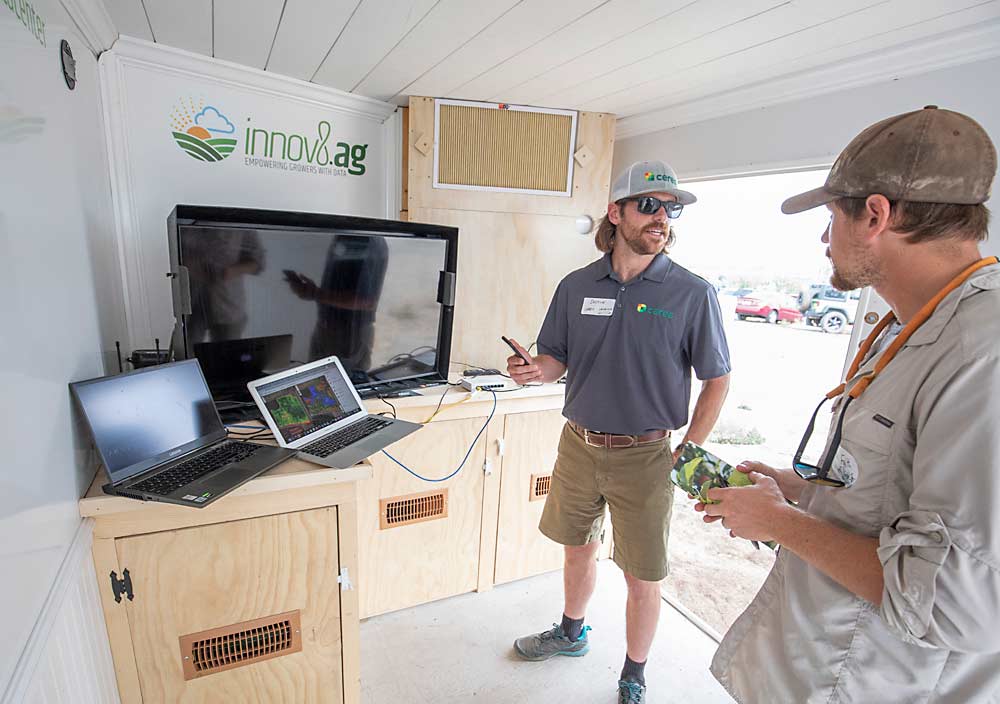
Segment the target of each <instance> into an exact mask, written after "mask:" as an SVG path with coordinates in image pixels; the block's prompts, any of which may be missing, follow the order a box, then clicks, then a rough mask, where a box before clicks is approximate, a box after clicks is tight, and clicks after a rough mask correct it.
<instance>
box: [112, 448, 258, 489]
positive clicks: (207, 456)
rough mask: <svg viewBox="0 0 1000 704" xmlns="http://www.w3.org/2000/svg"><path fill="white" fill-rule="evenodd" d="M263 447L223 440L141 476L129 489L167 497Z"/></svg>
mask: <svg viewBox="0 0 1000 704" xmlns="http://www.w3.org/2000/svg"><path fill="white" fill-rule="evenodd" d="M263 447H264V446H263V445H255V444H253V443H249V442H225V443H223V444H221V445H219V446H218V447H216V448H213V449H211V450H209V451H208V452H203V453H202V454H200V455H198V456H197V457H192V458H191V459H189V460H187V461H185V462H181V463H180V464H177V465H174V466H173V467H171V468H170V469H167V470H165V471H163V472H160V473H159V474H155V475H153V476H152V477H149V478H148V479H144V480H142V481H141V482H139V483H138V484H133V485H132V486H131V487H129V488H130V489H135V490H138V491H145V492H147V493H149V494H156V495H158V496H167V495H168V494H172V493H173V492H175V491H177V490H178V489H180V488H181V487H182V486H184V485H185V484H190V483H191V482H193V481H194V480H195V479H198V478H199V477H203V476H205V475H206V474H208V473H209V472H211V471H214V470H216V469H219V468H220V467H225V466H226V465H227V464H232V463H233V462H239V461H240V460H244V459H246V458H247V457H249V456H250V455H252V454H254V453H255V452H257V451H258V450H260V449H261V448H263Z"/></svg>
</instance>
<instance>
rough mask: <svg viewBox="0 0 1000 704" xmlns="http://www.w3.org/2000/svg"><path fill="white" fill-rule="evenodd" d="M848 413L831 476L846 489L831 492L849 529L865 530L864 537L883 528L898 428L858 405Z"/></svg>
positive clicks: (877, 412) (836, 511) (888, 420)
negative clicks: (886, 487)
mask: <svg viewBox="0 0 1000 704" xmlns="http://www.w3.org/2000/svg"><path fill="white" fill-rule="evenodd" d="M846 412H847V417H845V418H844V429H843V434H842V436H841V442H840V450H839V452H838V455H839V456H838V457H836V458H835V462H834V470H835V471H831V474H833V475H834V476H837V477H838V478H840V479H842V480H845V481H846V482H847V486H845V487H844V488H842V489H833V490H832V496H835V497H836V498H835V499H834V501H833V504H834V505H835V506H836V508H835V509H834V510H835V513H836V514H837V516H836V517H837V518H838V519H840V520H841V521H843V522H844V523H845V524H846V525H849V526H858V527H861V526H864V528H865V530H864V532H865V533H867V534H875V533H876V532H877V530H878V529H879V528H880V527H881V526H880V522H881V521H882V517H883V513H884V511H883V506H882V504H883V501H884V500H885V491H884V489H885V485H886V482H888V481H889V479H890V477H891V475H892V471H893V470H892V446H893V440H894V437H895V434H896V430H897V427H898V426H897V423H896V422H894V420H893V419H892V418H891V417H889V416H888V415H887V414H885V413H880V412H879V411H878V410H877V409H874V408H872V407H870V406H864V405H859V404H858V403H857V401H855V402H853V403H851V404H850V405H849V406H848V407H847V410H846ZM876 416H878V418H879V420H876ZM831 508H832V507H831Z"/></svg>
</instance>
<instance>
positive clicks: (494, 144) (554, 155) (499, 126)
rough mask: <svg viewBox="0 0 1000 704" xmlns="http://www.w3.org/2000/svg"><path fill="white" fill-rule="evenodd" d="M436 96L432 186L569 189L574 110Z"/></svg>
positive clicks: (554, 191)
mask: <svg viewBox="0 0 1000 704" xmlns="http://www.w3.org/2000/svg"><path fill="white" fill-rule="evenodd" d="M439 102H440V103H441V104H440V105H439V106H438V107H439V112H438V125H437V132H438V136H437V139H438V141H437V178H436V180H435V186H437V187H439V188H441V187H444V188H448V187H452V188H462V187H465V188H476V189H480V190H500V191H508V190H513V191H527V192H533V193H549V194H558V195H569V193H570V192H571V189H572V183H571V181H572V173H571V171H570V169H571V168H572V158H571V155H572V152H573V146H574V142H575V138H576V137H575V130H576V121H575V114H574V113H568V112H566V111H558V112H555V111H553V112H549V111H538V112H535V111H530V110H528V109H524V108H518V109H497V107H496V106H495V105H494V106H492V107H477V105H479V104H476V103H472V104H469V105H455V104H451V103H445V102H443V101H439Z"/></svg>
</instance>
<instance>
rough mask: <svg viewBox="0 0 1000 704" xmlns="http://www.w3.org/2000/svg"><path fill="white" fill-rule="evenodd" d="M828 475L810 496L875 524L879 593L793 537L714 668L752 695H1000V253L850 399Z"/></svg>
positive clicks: (825, 513)
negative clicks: (856, 589)
mask: <svg viewBox="0 0 1000 704" xmlns="http://www.w3.org/2000/svg"><path fill="white" fill-rule="evenodd" d="M886 347H887V345H884V344H883V345H880V346H878V348H877V351H875V352H873V353H871V354H870V356H869V358H868V359H867V360H866V361H865V363H864V364H862V366H861V368H860V370H859V373H858V375H856V376H855V377H853V378H852V379H851V380H848V384H847V389H850V388H851V387H852V386H853V383H855V382H856V380H857V378H858V377H859V376H860V375H861V374H863V373H864V372H866V371H868V370H870V369H871V368H872V367H873V366H874V364H875V362H876V360H877V359H878V357H879V356H880V355H881V354H882V351H883V350H884V349H885V348H886ZM845 393H846V391H845ZM842 399H843V397H841V400H838V401H837V404H838V409H837V411H838V412H839V404H840V402H841V401H842ZM836 418H837V413H836V412H835V413H834V414H833V418H832V420H831V423H833V422H836ZM803 422H804V419H803ZM832 427H833V426H832V425H831V433H830V435H832ZM828 442H829V440H828ZM831 473H832V474H835V475H837V476H838V478H841V479H845V480H846V481H847V482H848V483H849V486H847V487H845V488H841V489H836V488H830V487H823V486H817V485H810V486H809V487H808V488H806V489H805V491H804V492H803V494H802V497H801V501H800V507H801V508H803V509H804V510H806V511H808V512H809V513H811V514H813V515H816V516H818V517H820V518H822V519H824V520H827V521H829V522H830V523H833V524H835V525H838V526H840V527H841V528H845V529H847V530H850V531H853V532H855V533H859V534H863V535H867V536H871V537H878V540H879V548H878V556H879V559H880V560H881V562H882V566H883V574H884V578H885V588H884V591H883V593H882V605H881V607H876V606H874V605H873V604H871V603H870V602H868V601H865V600H864V599H862V598H861V597H858V596H856V595H854V594H853V593H852V592H850V591H848V590H847V589H845V588H844V587H842V586H840V585H839V584H837V583H836V582H834V581H833V580H832V579H830V578H829V577H827V576H826V575H825V574H823V573H822V572H820V571H819V570H817V569H815V568H814V567H811V566H810V565H808V564H806V563H805V562H804V561H803V560H801V559H800V558H799V557H797V556H796V555H794V554H792V553H791V552H789V551H788V550H781V551H780V552H779V554H778V558H777V560H776V562H775V565H774V567H773V569H772V570H771V573H770V575H769V576H768V578H767V580H766V581H765V583H764V586H763V587H762V588H761V590H760V592H759V593H758V594H757V596H756V597H755V598H754V600H753V602H752V603H751V604H750V606H749V607H748V608H747V610H746V611H745V612H744V613H743V615H742V616H740V618H739V619H738V620H737V621H736V623H734V624H733V627H732V628H731V629H730V630H729V633H728V634H727V635H726V637H725V639H724V640H723V642H722V645H721V646H720V647H719V650H718V652H717V653H716V655H715V658H714V660H713V662H712V673H713V674H714V675H715V677H716V678H717V679H718V680H719V682H721V683H722V685H723V686H724V687H725V688H726V689H727V690H728V691H729V693H730V694H732V696H733V697H735V698H736V699H737V700H738V701H739V702H744V703H747V702H760V703H762V704H763V703H766V704H778V703H784V702H788V703H790V704H791V703H795V704H799V703H800V702H823V703H824V704H826V703H830V702H863V703H866V704H867V703H870V702H893V703H895V702H921V703H924V702H940V703H948V704H952V703H955V702H961V703H963V704H969V703H971V702H997V701H1000V265H992V266H988V267H984V268H983V269H981V270H980V271H978V272H977V273H976V274H974V275H973V276H972V277H971V278H970V279H969V280H968V281H966V282H965V284H964V285H962V286H960V287H959V288H958V289H956V290H955V291H953V292H952V293H950V294H949V295H948V296H947V297H946V298H945V299H944V300H942V301H941V303H940V305H939V306H938V308H937V310H936V311H935V313H934V314H933V315H932V316H931V318H930V319H929V320H927V321H926V322H925V323H924V324H923V325H922V326H921V327H920V328H919V329H918V330H917V331H916V332H915V333H914V334H913V336H912V337H911V338H910V339H909V341H907V343H906V345H904V346H903V348H902V349H901V350H900V351H899V353H898V354H897V356H896V358H895V359H894V360H893V361H892V362H891V363H890V364H889V365H888V366H887V367H886V368H885V370H884V371H883V372H882V373H881V374H880V375H879V377H878V378H877V379H876V380H875V381H874V382H873V383H872V384H871V386H870V387H869V388H868V389H867V390H865V392H864V393H863V394H862V395H861V396H860V397H859V398H858V399H856V400H854V401H853V402H851V403H850V404H849V405H848V406H847V409H846V416H845V418H844V430H843V438H842V442H841V449H840V451H838V453H837V456H836V457H835V461H834V467H833V470H832V472H831Z"/></svg>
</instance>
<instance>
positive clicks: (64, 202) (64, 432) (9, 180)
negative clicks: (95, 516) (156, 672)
mask: <svg viewBox="0 0 1000 704" xmlns="http://www.w3.org/2000/svg"><path fill="white" fill-rule="evenodd" d="M12 5H13V6H14V8H16V9H12V7H11V6H12ZM28 6H30V7H31V8H32V9H31V10H30V11H29V10H28V9H27V7H28ZM32 13H33V15H32ZM22 18H24V19H22ZM36 18H37V19H36ZM38 19H40V21H38ZM32 29H33V30H34V31H32ZM61 39H66V40H67V41H68V42H69V43H70V46H71V48H72V50H73V52H74V55H75V57H76V60H77V68H76V70H77V77H78V84H77V86H76V89H75V90H73V91H70V90H69V89H68V88H67V87H66V84H65V83H64V81H63V78H62V75H61V73H60V58H59V42H60V40H61ZM97 81H98V79H97V61H96V59H95V58H94V56H93V55H91V54H90V53H89V52H88V50H87V47H86V43H85V41H84V40H83V38H81V37H80V35H79V34H78V32H77V31H76V29H75V23H74V22H73V20H72V19H71V18H70V17H69V16H68V15H67V14H66V12H65V11H64V10H63V7H62V5H61V4H60V3H59V2H57V1H56V0H32V2H31V3H28V4H26V3H24V2H7V1H6V0H5V2H3V3H0V152H2V157H0V335H2V342H0V388H2V389H3V401H4V403H3V412H2V413H3V415H2V418H0V447H3V458H2V459H0V575H2V576H3V577H2V580H0V622H2V623H3V625H4V637H3V638H0V693H2V694H3V701H5V702H6V701H16V700H17V697H16V695H15V694H12V692H14V688H15V685H17V686H23V685H24V684H25V683H26V680H25V676H26V674H27V673H28V671H29V670H31V669H32V668H33V667H34V666H36V665H37V664H38V653H39V652H40V651H39V650H38V649H37V648H36V649H32V648H28V647H27V646H28V644H29V643H32V642H34V643H35V644H36V645H38V644H39V638H41V637H42V636H40V635H39V633H38V629H39V625H40V624H41V623H42V622H43V621H45V619H44V618H42V617H41V615H42V614H43V613H44V611H45V609H47V608H48V606H45V605H46V604H55V603H59V599H58V598H55V597H56V596H58V594H57V592H60V591H61V590H64V589H65V588H66V585H64V584H60V583H59V580H57V577H56V575H57V574H58V573H59V570H60V569H61V566H62V565H64V564H66V562H67V559H68V557H67V556H68V555H69V554H70V546H71V545H72V544H73V541H74V536H76V535H77V534H78V531H79V529H80V526H81V520H80V517H79V513H78V510H77V500H78V499H79V498H80V496H81V495H82V493H83V492H84V491H85V490H86V487H87V486H88V485H89V484H90V482H91V480H92V479H93V476H94V463H93V457H92V456H91V454H90V449H89V441H88V440H87V434H86V431H85V430H84V429H83V428H82V427H81V424H80V420H79V418H78V417H77V415H76V414H75V413H74V412H73V409H72V404H71V401H70V396H69V391H68V388H67V384H68V383H69V382H71V381H75V380H80V379H86V378H89V377H94V376H100V375H101V374H103V373H104V371H105V370H104V365H103V364H102V359H101V347H102V345H101V338H102V336H103V337H106V338H108V339H114V336H115V335H116V334H117V333H118V332H119V331H120V325H121V294H120V287H119V286H118V285H117V283H116V282H117V281H118V278H117V275H116V274H115V273H114V272H116V271H117V259H116V256H115V253H114V250H113V238H112V237H111V236H110V234H111V232H112V226H111V217H110V210H111V204H110V189H109V183H108V172H107V164H106V149H105V146H104V129H103V125H102V121H101V105H100V92H99V90H98V83H97ZM109 272H111V273H109ZM88 551H89V545H87V546H86V547H85V548H84V554H86V553H87V552H88ZM83 640H85V639H81V643H80V651H78V652H82V650H83V649H84V648H85V645H84V642H83ZM104 648H105V651H106V648H107V646H106V644H105V646H104ZM15 675H17V676H16V677H15ZM18 691H21V690H18Z"/></svg>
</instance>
